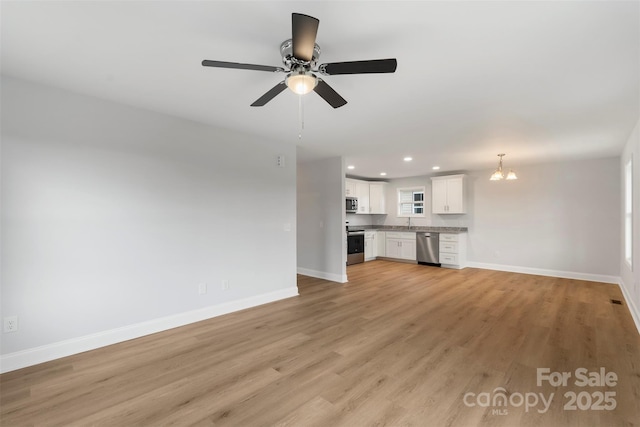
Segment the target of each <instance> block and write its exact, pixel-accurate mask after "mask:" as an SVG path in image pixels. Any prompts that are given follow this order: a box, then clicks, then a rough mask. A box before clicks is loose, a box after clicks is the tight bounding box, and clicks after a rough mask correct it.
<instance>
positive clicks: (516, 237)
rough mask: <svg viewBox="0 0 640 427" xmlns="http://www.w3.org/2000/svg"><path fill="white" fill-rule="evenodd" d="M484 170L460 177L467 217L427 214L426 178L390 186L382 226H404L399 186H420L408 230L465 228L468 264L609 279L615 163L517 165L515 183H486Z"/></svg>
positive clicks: (615, 238)
mask: <svg viewBox="0 0 640 427" xmlns="http://www.w3.org/2000/svg"><path fill="white" fill-rule="evenodd" d="M491 172H492V171H490V170H487V171H472V172H466V174H467V178H468V179H467V189H468V191H467V193H468V197H467V202H468V206H467V214H466V215H435V214H431V213H430V212H431V179H430V177H429V176H420V177H412V178H403V179H394V180H391V181H390V182H389V185H388V186H387V193H386V197H387V212H389V214H388V215H387V216H386V218H385V219H384V224H385V225H407V218H397V216H396V211H397V208H396V202H397V194H396V193H397V189H398V188H402V187H413V186H425V191H426V193H425V198H426V200H425V210H426V212H427V215H426V216H425V218H412V220H411V224H412V225H417V226H428V225H432V226H455V227H468V228H469V239H468V259H469V262H470V264H471V265H475V266H477V267H487V268H496V269H514V270H520V271H530V272H532V273H536V272H537V273H540V274H543V273H549V274H561V273H578V274H571V276H577V277H580V276H581V275H583V276H584V277H585V278H587V277H588V278H591V279H596V280H605V281H615V280H616V279H615V278H616V277H618V276H619V264H620V262H619V246H620V236H619V232H618V230H619V229H620V191H621V189H620V182H619V181H620V179H619V176H620V165H619V159H618V158H607V159H596V160H585V161H574V162H562V163H550V164H538V165H532V166H518V167H517V168H516V172H517V173H518V177H519V179H518V180H516V181H497V182H496V181H489V175H490V174H491ZM456 173H459V172H456Z"/></svg>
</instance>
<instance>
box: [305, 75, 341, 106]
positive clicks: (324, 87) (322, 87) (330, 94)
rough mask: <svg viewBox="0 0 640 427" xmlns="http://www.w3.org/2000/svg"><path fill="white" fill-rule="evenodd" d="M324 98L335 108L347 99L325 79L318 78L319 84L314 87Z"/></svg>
mask: <svg viewBox="0 0 640 427" xmlns="http://www.w3.org/2000/svg"><path fill="white" fill-rule="evenodd" d="M313 90H314V92H315V93H317V94H318V95H320V97H321V98H322V99H324V100H325V101H327V102H328V103H329V104H330V105H331V106H332V107H333V108H339V107H342V106H343V105H344V104H346V103H347V101H346V100H345V99H344V98H343V97H341V96H340V95H339V94H338V92H336V91H335V90H333V88H332V87H331V86H329V85H328V84H327V83H326V82H325V81H324V80H320V79H318V84H317V85H316V87H315V88H314V89H313Z"/></svg>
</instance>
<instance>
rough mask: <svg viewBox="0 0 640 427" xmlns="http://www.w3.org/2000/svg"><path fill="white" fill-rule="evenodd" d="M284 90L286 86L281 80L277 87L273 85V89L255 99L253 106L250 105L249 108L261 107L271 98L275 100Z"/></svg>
mask: <svg viewBox="0 0 640 427" xmlns="http://www.w3.org/2000/svg"><path fill="white" fill-rule="evenodd" d="M286 88H287V85H286V84H285V83H284V80H283V81H281V82H280V83H278V84H277V85H275V86H274V87H272V88H271V89H269V91H268V92H267V93H265V94H264V95H262V96H261V97H260V98H258V99H256V100H255V102H254V103H253V104H251V106H252V107H262V106H263V105H265V104H266V103H267V102H269V101H271V100H272V99H273V98H275V97H276V95H278V94H279V93H280V92H282V91H283V90H285V89H286Z"/></svg>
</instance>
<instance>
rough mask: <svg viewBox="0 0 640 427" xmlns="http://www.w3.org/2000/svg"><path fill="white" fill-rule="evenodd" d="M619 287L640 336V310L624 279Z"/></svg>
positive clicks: (619, 283)
mask: <svg viewBox="0 0 640 427" xmlns="http://www.w3.org/2000/svg"><path fill="white" fill-rule="evenodd" d="M618 285H619V286H620V290H621V291H622V296H623V297H624V300H625V301H626V302H627V307H629V312H630V313H631V317H632V318H633V323H635V324H636V329H637V330H638V333H639V334H640V310H638V307H637V306H636V304H635V302H633V298H632V297H631V294H630V293H629V290H628V289H627V287H626V286H625V284H624V282H623V281H622V279H620V281H619V282H618Z"/></svg>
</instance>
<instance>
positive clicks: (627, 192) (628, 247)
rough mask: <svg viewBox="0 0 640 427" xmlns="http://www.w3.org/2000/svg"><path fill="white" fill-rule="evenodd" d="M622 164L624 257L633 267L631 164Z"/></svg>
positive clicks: (628, 161)
mask: <svg viewBox="0 0 640 427" xmlns="http://www.w3.org/2000/svg"><path fill="white" fill-rule="evenodd" d="M631 160H632V158H631V157H630V158H629V160H627V163H626V164H625V166H624V259H625V261H626V262H627V264H628V265H629V268H631V269H633V165H632V163H631Z"/></svg>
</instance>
